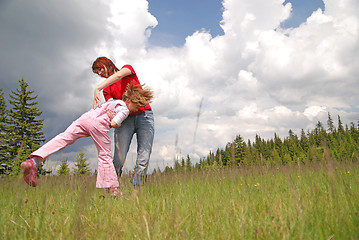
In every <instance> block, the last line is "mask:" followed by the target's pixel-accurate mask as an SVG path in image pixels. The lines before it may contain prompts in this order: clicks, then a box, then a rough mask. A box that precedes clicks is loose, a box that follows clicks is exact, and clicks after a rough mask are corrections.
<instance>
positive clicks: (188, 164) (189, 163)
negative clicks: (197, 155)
mask: <svg viewBox="0 0 359 240" xmlns="http://www.w3.org/2000/svg"><path fill="white" fill-rule="evenodd" d="M186 170H187V171H191V170H192V164H191V158H190V157H189V155H188V154H187V158H186Z"/></svg>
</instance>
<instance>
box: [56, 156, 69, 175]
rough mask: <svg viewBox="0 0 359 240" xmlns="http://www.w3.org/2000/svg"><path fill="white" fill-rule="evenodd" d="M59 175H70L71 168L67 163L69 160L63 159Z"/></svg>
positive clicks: (58, 171)
mask: <svg viewBox="0 0 359 240" xmlns="http://www.w3.org/2000/svg"><path fill="white" fill-rule="evenodd" d="M57 174H58V175H69V174H70V168H69V164H68V163H67V159H66V158H63V159H62V161H61V165H60V168H59V169H58V170H57Z"/></svg>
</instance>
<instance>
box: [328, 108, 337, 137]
mask: <svg viewBox="0 0 359 240" xmlns="http://www.w3.org/2000/svg"><path fill="white" fill-rule="evenodd" d="M327 124H328V131H329V132H331V133H333V132H334V131H335V127H334V122H333V119H332V117H331V116H330V113H329V112H328V121H327Z"/></svg>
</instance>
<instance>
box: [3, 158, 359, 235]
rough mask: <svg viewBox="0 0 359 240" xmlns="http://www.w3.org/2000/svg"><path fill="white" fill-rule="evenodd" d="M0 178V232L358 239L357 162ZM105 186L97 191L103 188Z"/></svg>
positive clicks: (358, 174) (358, 171) (7, 233)
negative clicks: (114, 182) (103, 184)
mask: <svg viewBox="0 0 359 240" xmlns="http://www.w3.org/2000/svg"><path fill="white" fill-rule="evenodd" d="M120 184H121V190H122V192H123V193H124V197H122V198H117V199H113V198H111V197H109V196H108V195H107V194H106V193H105V192H104V191H103V190H101V189H96V188H95V177H93V176H83V177H74V176H67V177H56V176H52V177H42V178H40V179H39V185H38V187H36V188H31V187H27V186H26V185H25V183H24V182H23V180H22V178H21V177H19V178H18V179H4V178H2V179H0V185H1V189H0V211H1V215H0V224H1V226H2V227H1V230H0V239H340V240H342V239H359V164H358V163H335V164H334V163H332V164H329V165H319V164H316V165H311V166H304V165H303V166H292V167H282V168H279V169H278V168H276V169H272V168H265V167H254V168H246V169H241V168H238V169H224V170H218V171H202V172H190V173H175V174H172V175H163V174H162V175H161V174H159V175H153V176H149V178H148V181H147V183H146V185H145V186H144V187H138V188H134V187H133V186H132V185H131V184H130V182H129V179H128V178H126V177H124V178H121V181H120ZM102 194H104V197H103V196H102Z"/></svg>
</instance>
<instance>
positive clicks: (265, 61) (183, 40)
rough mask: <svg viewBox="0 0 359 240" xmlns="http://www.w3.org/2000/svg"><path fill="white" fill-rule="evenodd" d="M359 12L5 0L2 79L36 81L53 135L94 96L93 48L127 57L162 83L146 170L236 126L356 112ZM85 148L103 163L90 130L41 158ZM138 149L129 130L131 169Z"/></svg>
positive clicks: (193, 152)
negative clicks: (84, 135) (64, 146)
mask: <svg viewBox="0 0 359 240" xmlns="http://www.w3.org/2000/svg"><path fill="white" fill-rule="evenodd" d="M358 12H359V2H358V1H357V0H340V1H338V0H324V1H321V0H293V1H290V0H223V1H218V0H194V1H193V0H192V1H190V0H183V1H175V0H166V1H165V0H149V1H146V0H131V1H124V0H87V1H84V0H71V1H70V0H62V1H46V0H33V1H25V0H3V1H0V32H1V34H0V56H1V58H0V72H1V75H0V88H3V90H4V92H5V97H6V98H7V96H8V94H9V93H10V92H11V91H14V90H15V89H16V88H18V86H19V82H18V81H19V80H20V79H21V78H24V80H25V81H26V82H28V83H29V89H30V90H33V91H35V92H34V94H36V95H37V96H38V97H37V101H38V107H39V109H40V110H41V111H42V112H43V113H42V115H41V118H42V119H44V132H45V137H46V139H47V140H50V139H51V138H52V137H54V136H56V135H57V134H59V133H61V132H62V131H64V130H65V129H66V128H67V127H68V126H69V125H70V124H71V122H72V121H74V120H75V119H76V118H77V117H79V116H80V115H81V114H82V113H83V112H85V111H87V110H89V109H90V108H91V106H92V102H93V91H94V89H95V87H96V86H97V85H98V84H99V83H100V82H101V81H103V79H101V78H99V77H98V76H96V75H95V74H93V73H92V71H91V65H92V63H93V61H94V60H95V59H96V58H97V57H98V56H107V57H109V58H110V59H112V60H113V61H114V62H115V64H116V65H117V66H118V67H122V66H123V65H124V64H131V65H132V66H133V67H134V69H135V70H136V72H137V75H138V77H139V79H140V81H141V83H146V85H147V86H149V87H151V88H152V89H153V90H154V92H155V98H154V100H153V103H152V104H151V106H152V108H153V112H154V116H155V141H154V145H153V152H152V156H151V160H150V165H149V171H151V170H152V169H154V168H159V169H163V168H164V167H165V166H172V165H173V163H174V159H180V158H182V157H184V158H186V156H187V155H189V156H190V157H191V160H192V162H193V163H195V162H197V161H199V159H200V158H201V157H205V156H207V155H208V154H209V152H210V151H216V150H217V149H218V148H224V147H225V145H226V144H227V143H228V142H231V141H233V140H234V138H235V137H236V136H237V135H241V136H242V138H243V139H244V140H245V141H247V140H251V141H252V140H253V139H254V138H255V136H256V134H257V135H259V136H260V137H262V138H264V139H271V138H273V137H274V134H275V133H276V134H277V135H278V136H279V137H281V138H285V137H287V136H288V131H289V129H291V130H293V132H294V133H295V134H297V135H300V132H301V130H302V129H303V130H305V131H308V130H312V129H314V128H315V125H316V124H317V122H318V121H321V122H322V123H323V125H324V126H326V121H327V119H328V113H330V114H331V116H332V118H333V119H334V120H335V123H336V122H337V121H336V120H337V116H338V115H340V117H341V120H342V122H343V123H345V124H348V125H349V124H350V123H351V122H354V123H357V122H358V119H359V95H358V90H359V81H358V76H359V54H358V53H359V18H358V14H357V13H358ZM8 107H9V104H8ZM112 134H113V132H111V138H112ZM80 150H81V151H83V152H85V156H86V157H88V159H89V162H90V164H91V167H92V168H93V169H95V168H97V152H96V148H95V146H94V144H93V143H92V140H91V139H80V140H78V141H77V142H76V143H75V144H73V145H71V146H70V147H68V148H66V149H64V150H62V151H60V152H59V153H57V154H54V155H53V156H51V157H50V158H49V159H48V161H47V163H46V165H45V167H46V168H51V169H56V166H58V165H59V164H60V161H61V160H62V158H67V159H68V161H69V162H70V163H71V164H73V162H74V161H75V156H76V155H77V154H78V153H79V151H80ZM135 152H136V143H135V139H134V141H133V143H132V145H131V149H130V152H129V154H128V157H127V162H126V164H125V170H127V171H128V170H132V168H133V166H134V164H135V161H136V153H135ZM71 164H70V165H71Z"/></svg>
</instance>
